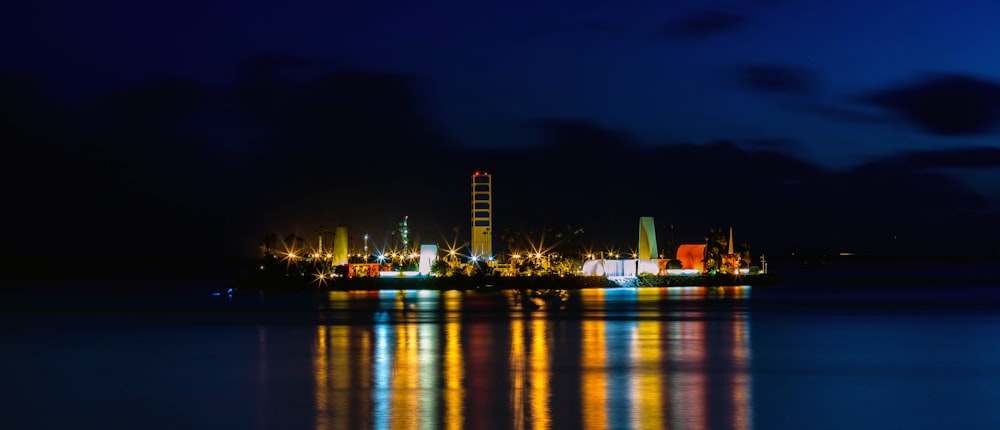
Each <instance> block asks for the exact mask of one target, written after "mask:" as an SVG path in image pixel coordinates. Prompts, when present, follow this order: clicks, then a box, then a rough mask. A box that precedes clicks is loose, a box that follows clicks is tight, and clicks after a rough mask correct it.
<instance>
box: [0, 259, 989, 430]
mask: <svg viewBox="0 0 1000 430" xmlns="http://www.w3.org/2000/svg"><path fill="white" fill-rule="evenodd" d="M842 269H843V270H842V271H841V272H836V270H840V269H836V268H827V269H823V270H827V271H830V272H829V273H828V274H826V272H824V276H823V277H821V278H820V279H819V280H818V281H816V280H815V279H814V280H812V281H807V280H805V277H803V278H801V279H797V278H795V277H794V276H792V277H791V278H790V280H789V281H786V282H784V283H782V284H781V285H779V286H776V287H759V288H754V287H750V286H734V287H727V288H725V289H714V288H705V287H673V288H649V289H646V288H643V289H626V288H617V289H590V290H579V291H543V292H537V293H536V294H521V293H515V292H491V293H471V292H466V293H462V292H457V291H450V292H437V291H412V290H401V291H352V292H324V293H320V294H294V295H292V294H288V295H281V294H271V295H257V294H237V295H235V296H233V297H228V296H227V295H225V294H221V295H211V294H210V292H209V291H207V290H205V289H204V288H200V287H199V288H179V287H178V288H169V289H164V288H146V289H142V288H139V289H136V290H134V291H132V292H129V293H122V294H115V293H111V292H109V291H113V290H109V289H105V288H100V286H99V285H98V286H95V285H90V286H89V288H82V287H81V288H77V289H73V288H70V287H66V286H62V287H60V288H51V289H48V290H43V291H28V292H20V293H6V294H5V297H6V299H5V300H4V302H3V303H4V304H3V308H4V309H3V312H2V314H0V344H2V345H3V352H2V353H0V365H2V366H0V378H2V379H0V383H2V384H3V387H4V388H3V390H2V391H0V392H2V398H0V426H2V427H3V428H18V429H20V428H46V429H47V428H52V429H55V428H79V427H88V428H90V427H99V428H130V429H132V428H145V429H160V428H162V429H179V428H183V429H219V428H241V429H243V428H245V429H272V428H273V429H340V428H351V429H354V428H359V429H365V428H373V429H388V428H401V429H402V428H405V429H417V428H427V429H440V428H455V429H457V428H504V429H507V428H515V429H522V428H587V429H591V428H593V429H605V428H643V429H646V428H681V429H753V428H757V429H804V428H809V429H817V428H820V429H822V428H829V429H843V428H879V429H883V428H907V429H920V428H923V429H940V428H983V429H987V428H998V427H1000V409H997V408H995V407H994V405H995V404H996V399H997V398H1000V306H998V305H997V303H998V300H1000V294H998V293H997V292H995V290H996V289H1000V280H998V281H993V283H992V284H991V283H990V281H989V278H990V276H992V275H991V273H994V274H995V273H996V272H995V270H996V269H995V268H985V269H984V268H982V267H979V268H978V269H976V270H979V271H978V272H977V271H975V270H974V271H972V272H970V271H964V272H955V273H973V272H975V273H977V276H976V279H977V281H976V282H972V281H971V279H964V280H963V279H962V278H961V277H959V278H958V281H955V280H954V277H953V276H952V275H951V274H950V273H952V272H947V273H949V274H948V275H945V274H944V273H942V276H941V277H940V278H939V279H938V280H937V282H930V283H925V284H922V285H908V284H907V282H902V283H901V282H890V279H899V277H892V278H888V277H887V278H879V277H877V276H872V275H871V274H869V273H867V272H863V271H859V269H858V268H856V267H847V268H842ZM990 270H993V271H994V272H990ZM980 272H982V273H980ZM789 273H793V274H794V273H795V272H794V271H789ZM838 273H839V274H838ZM984 279H986V281H983V280H984ZM962 282H965V283H962ZM901 284H902V285H901ZM161 287H162V286H161Z"/></svg>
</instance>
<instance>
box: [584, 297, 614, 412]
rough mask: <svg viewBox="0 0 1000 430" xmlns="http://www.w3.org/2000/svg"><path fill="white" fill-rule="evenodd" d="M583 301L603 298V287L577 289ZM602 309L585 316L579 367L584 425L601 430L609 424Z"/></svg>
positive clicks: (605, 348)
mask: <svg viewBox="0 0 1000 430" xmlns="http://www.w3.org/2000/svg"><path fill="white" fill-rule="evenodd" d="M580 293H581V295H582V296H583V300H584V301H585V302H586V303H600V304H602V305H603V302H604V290H603V289H592V290H580ZM605 328H606V325H605V321H604V313H603V312H597V313H595V314H594V315H593V318H584V319H583V322H582V327H581V331H582V334H583V339H581V342H582V344H583V345H582V351H581V354H580V368H581V369H582V372H583V374H582V375H581V379H582V381H581V384H582V387H581V388H582V390H581V394H582V396H583V398H582V401H581V404H582V406H583V410H582V411H581V412H582V413H583V428H584V429H593V430H604V429H606V428H608V380H607V372H608V369H607V342H606V341H605V336H606V333H605Z"/></svg>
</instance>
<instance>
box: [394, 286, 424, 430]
mask: <svg viewBox="0 0 1000 430" xmlns="http://www.w3.org/2000/svg"><path fill="white" fill-rule="evenodd" d="M400 296H402V294H400ZM400 303H402V301H401V299H400ZM396 330H397V333H398V334H397V336H396V366H395V369H396V372H394V373H393V375H392V407H391V409H392V414H391V416H392V418H391V420H390V423H389V428H393V429H407V430H412V429H416V428H419V427H420V414H419V406H420V397H419V396H420V390H419V388H420V380H419V377H420V375H419V372H418V367H417V365H418V364H419V355H418V354H419V352H420V351H419V345H418V343H417V339H418V338H417V325H416V324H401V325H398V326H396Z"/></svg>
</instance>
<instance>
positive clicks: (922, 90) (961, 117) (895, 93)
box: [861, 75, 1000, 136]
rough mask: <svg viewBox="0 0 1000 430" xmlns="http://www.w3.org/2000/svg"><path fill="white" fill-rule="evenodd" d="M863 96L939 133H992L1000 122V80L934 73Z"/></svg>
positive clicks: (952, 134)
mask: <svg viewBox="0 0 1000 430" xmlns="http://www.w3.org/2000/svg"><path fill="white" fill-rule="evenodd" d="M861 100H862V101H863V102H865V103H868V104H871V105H873V106H878V107H881V108H884V109H888V110H890V111H892V112H894V113H895V114H896V115H898V116H900V117H902V118H905V119H906V120H908V121H910V122H911V123H913V124H915V125H917V126H919V127H920V128H922V129H923V130H925V131H926V132H928V133H930V134H936V135H945V136H962V135H982V134H989V133H992V132H993V131H995V129H996V126H997V123H998V122H1000V84H997V83H994V82H990V81H986V80H983V79H979V78H976V77H972V76H965V75H945V76H934V77H931V78H928V79H924V80H922V81H919V82H915V83H909V84H906V85H901V86H898V87H894V88H890V89H886V90H881V91H875V92H871V93H869V94H866V95H863V96H862V97H861Z"/></svg>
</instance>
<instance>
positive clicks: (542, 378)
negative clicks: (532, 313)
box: [530, 319, 552, 429]
mask: <svg viewBox="0 0 1000 430" xmlns="http://www.w3.org/2000/svg"><path fill="white" fill-rule="evenodd" d="M546 323H547V321H546V320H544V319H536V320H534V321H532V323H531V329H532V333H531V339H532V343H531V394H530V396H531V418H532V420H531V423H532V428H535V429H548V428H549V427H551V422H552V417H551V413H550V411H549V397H550V396H551V395H552V388H551V387H550V386H549V376H550V375H549V336H548V333H547V331H546Z"/></svg>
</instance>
